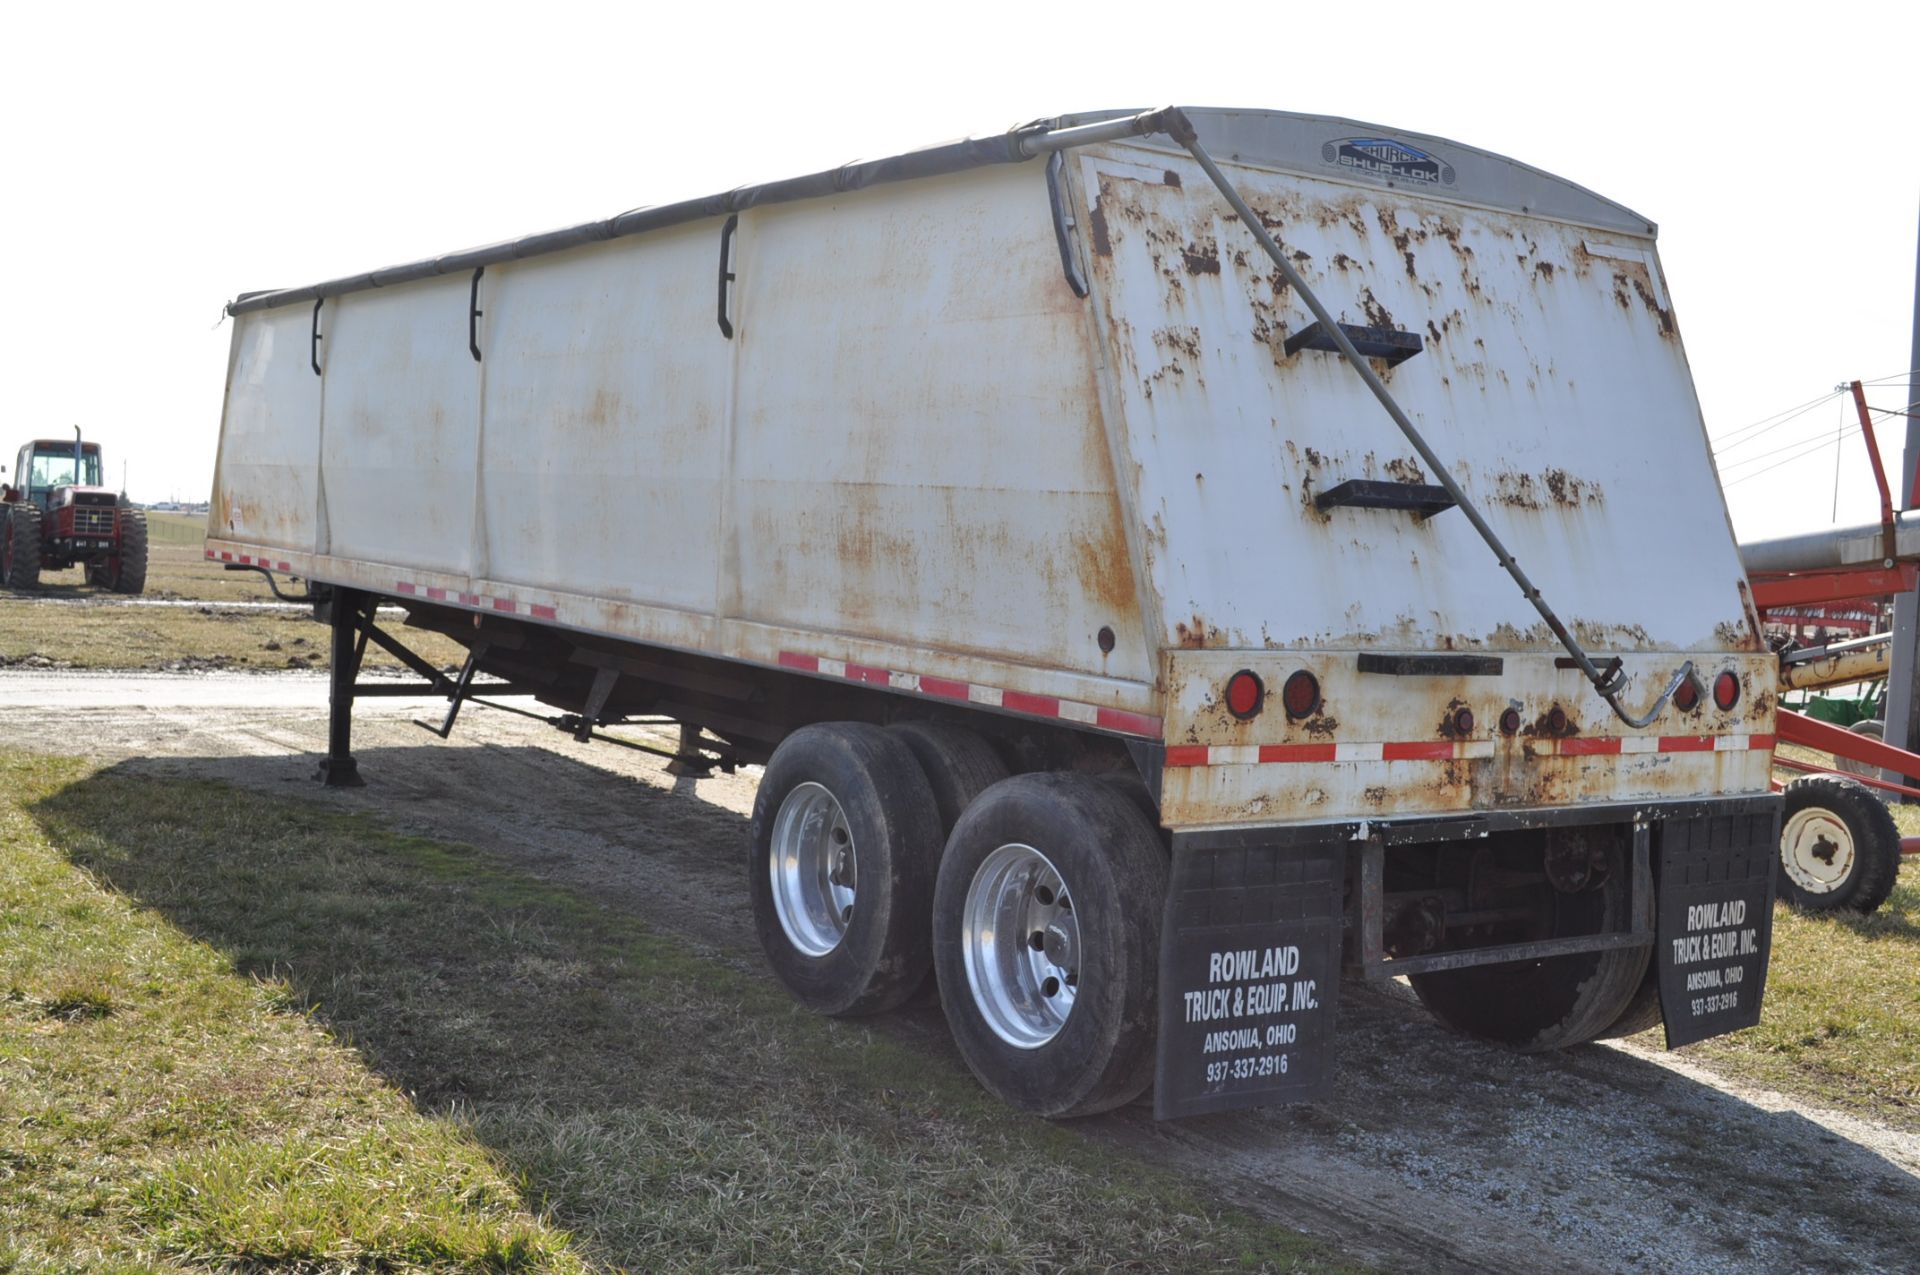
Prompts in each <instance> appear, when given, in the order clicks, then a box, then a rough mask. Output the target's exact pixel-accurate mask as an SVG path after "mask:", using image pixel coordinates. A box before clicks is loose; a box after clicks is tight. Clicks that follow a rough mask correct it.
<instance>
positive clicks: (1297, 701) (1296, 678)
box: [1280, 669, 1320, 721]
mask: <svg viewBox="0 0 1920 1275" xmlns="http://www.w3.org/2000/svg"><path fill="white" fill-rule="evenodd" d="M1280 702H1281V704H1282V705H1284V706H1285V708H1286V710H1287V716H1288V717H1291V718H1293V719H1295V720H1296V721H1297V720H1299V719H1300V718H1302V717H1312V716H1313V715H1314V713H1315V712H1316V711H1317V710H1318V709H1319V707H1320V679H1319V678H1317V677H1315V676H1314V675H1313V674H1311V673H1309V672H1307V671H1306V670H1305V669H1301V670H1300V671H1299V672H1298V673H1295V674H1293V675H1292V676H1291V677H1289V678H1288V679H1287V680H1286V684H1285V685H1284V686H1282V687H1281V688H1280Z"/></svg>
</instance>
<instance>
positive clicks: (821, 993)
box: [747, 722, 941, 1015]
mask: <svg viewBox="0 0 1920 1275" xmlns="http://www.w3.org/2000/svg"><path fill="white" fill-rule="evenodd" d="M803 785H814V786H816V788H817V789H824V790H825V792H826V793H827V794H829V795H830V796H831V798H832V801H833V803H834V804H835V805H836V806H837V809H838V811H839V812H840V815H841V817H842V818H843V820H844V826H843V829H842V830H843V831H844V832H845V833H846V834H847V837H846V839H845V840H843V841H841V842H840V844H843V845H846V846H847V859H846V861H847V862H849V863H850V864H851V866H852V868H853V874H852V901H851V902H850V903H849V904H847V905H846V908H845V911H844V912H843V913H842V914H841V919H840V921H839V922H838V923H837V925H838V928H839V933H838V935H837V938H836V939H835V941H833V942H832V944H831V945H830V946H828V947H825V948H821V946H820V943H821V941H823V940H824V939H825V938H827V937H828V935H826V934H821V933H816V932H814V931H811V930H808V929H807V928H806V925H807V919H806V918H805V917H804V916H799V915H797V914H796V913H795V907H796V906H798V905H795V904H792V903H788V904H786V905H785V906H786V907H787V911H788V916H789V917H790V918H792V919H791V922H790V921H789V920H783V916H782V907H783V904H782V903H781V902H778V901H776V898H775V894H776V891H775V886H774V869H773V849H774V838H775V835H776V824H777V823H778V822H779V820H780V817H781V812H782V810H783V809H785V808H786V803H787V802H788V799H789V798H790V797H794V799H795V802H796V805H795V806H794V807H793V811H794V815H793V817H794V818H796V819H798V817H799V814H798V812H800V811H801V810H802V808H803V807H804V806H805V805H806V803H807V802H808V801H812V802H813V803H815V804H816V805H817V804H818V793H817V792H815V791H814V790H813V789H809V790H807V792H805V793H802V794H801V796H800V797H795V791H796V789H800V788H801V787H802V786H803ZM829 823H831V819H829ZM831 835H832V829H831V828H826V829H824V830H823V831H822V832H821V836H822V837H831ZM801 840H802V841H804V838H801ZM813 844H818V845H819V846H821V847H823V848H824V847H825V846H826V845H828V844H830V843H829V842H828V841H816V842H815V843H813ZM940 844H941V837H940V814H939V810H938V808H937V807H936V806H935V805H934V800H933V793H932V791H931V790H930V789H929V788H928V786H927V781H926V777H925V776H924V775H922V774H921V773H920V766H919V763H918V762H916V761H915V760H914V758H913V753H912V752H911V751H910V750H909V749H908V748H907V745H906V744H905V743H904V742H903V741H902V740H900V739H899V738H898V737H897V736H894V735H890V734H888V733H887V732H886V731H884V730H882V729H881V728H880V727H878V726H870V725H867V724H866V723H863V722H833V723H827V724H823V725H817V726H807V727H803V728H802V729H800V730H797V731H795V732H794V733H793V734H791V735H789V736H787V738H786V739H785V740H784V741H783V742H782V743H781V745H780V746H779V747H778V748H776V749H775V750H774V753H773V757H772V758H771V759H770V760H769V761H768V762H767V769H766V773H765V774H764V775H763V776H762V777H761V780H760V791H759V793H758V794H757V795H756V796H755V798H754V802H753V848H752V852H751V855H750V857H749V860H748V865H747V868H748V871H747V876H748V888H749V892H750V893H751V895H752V897H753V918H754V924H755V926H756V928H757V929H758V930H759V933H760V944H761V946H762V947H763V948H765V949H766V953H767V961H768V963H769V964H770V965H771V966H772V967H773V972H774V975H775V976H776V977H777V978H779V980H780V981H781V983H783V984H784V985H785V986H786V988H787V990H788V991H790V992H792V993H793V996H794V998H795V999H796V1000H798V1001H799V1002H800V1003H801V1004H803V1005H805V1006H807V1007H808V1008H809V1009H812V1010H815V1011H817V1012H819V1013H822V1014H834V1015H853V1014H877V1013H881V1012H884V1011H886V1010H889V1009H892V1008H894V1007H895V1006H896V1005H898V1004H900V1003H901V1002H902V1001H903V1000H905V999H906V998H907V997H908V996H909V995H910V994H912V992H913V991H914V989H915V988H916V987H918V986H919V985H920V984H921V982H922V981H923V980H924V979H925V978H926V975H927V970H928V968H929V967H930V966H931V964H932V948H931V942H930V939H929V937H928V933H927V929H928V927H927V917H928V914H929V912H930V910H931V908H932V904H933V880H934V873H935V871H936V869H937V865H938V863H939V858H940ZM802 876H804V874H800V873H796V874H795V877H796V878H800V877H802ZM814 884H815V885H819V884H821V882H819V881H818V880H816V881H815V882H814ZM796 888H798V889H800V890H801V891H802V892H803V893H804V891H805V890H806V888H807V887H806V886H805V885H804V884H802V885H800V886H798V887H796ZM782 898H783V899H788V898H791V896H789V895H783V896H782ZM790 923H791V925H792V926H793V927H795V928H789V924H790ZM827 924H828V926H829V927H832V926H834V924H835V923H833V922H831V921H828V922H827ZM796 934H805V935H810V936H811V937H812V938H813V939H814V940H815V942H814V944H813V946H814V947H815V949H817V950H814V951H809V950H808V948H807V947H805V946H803V945H802V943H801V941H800V940H799V939H798V938H796Z"/></svg>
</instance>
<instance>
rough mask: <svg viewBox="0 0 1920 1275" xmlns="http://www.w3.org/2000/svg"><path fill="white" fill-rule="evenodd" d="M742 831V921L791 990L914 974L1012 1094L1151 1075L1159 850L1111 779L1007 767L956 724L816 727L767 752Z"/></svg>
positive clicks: (816, 995) (1028, 1095) (891, 993)
mask: <svg viewBox="0 0 1920 1275" xmlns="http://www.w3.org/2000/svg"><path fill="white" fill-rule="evenodd" d="M753 831H754V839H753V850H752V854H751V858H750V860H749V865H748V867H749V878H750V887H751V895H752V898H753V906H754V917H755V923H756V928H757V929H758V931H759V935H760V939H761V944H762V946H763V947H764V948H765V950H766V953H767V958H768V961H769V963H770V964H771V966H772V969H773V971H774V973H775V975H776V977H778V978H779V979H780V981H781V982H782V983H783V984H785V985H786V987H787V988H788V990H789V991H790V992H792V993H793V995H794V996H795V998H796V999H798V1000H799V1001H800V1002H801V1003H802V1004H805V1005H807V1006H808V1007H810V1008H812V1009H815V1010H817V1011H819V1012H821V1013H826V1014H839V1015H852V1014H867V1013H879V1012H882V1011H884V1010H887V1009H891V1008H894V1007H895V1006H898V1005H900V1004H901V1003H903V1002H904V1001H906V1000H907V999H908V998H909V997H911V996H912V995H913V993H914V992H915V990H916V989H917V988H919V987H921V986H923V985H924V984H925V981H926V979H927V975H928V971H929V970H930V969H931V970H933V971H934V972H935V975H936V977H937V981H938V987H939V994H940V1001H941V1005H942V1008H943V1010H944V1012H945V1014H946V1017H947V1021H948V1024H949V1026H950V1028H951V1029H952V1032H953V1036H954V1040H955V1042H956V1043H957V1044H958V1046H959V1048H960V1053H961V1056H962V1057H963V1058H964V1059H965V1060H966V1062H967V1065H968V1067H969V1068H970V1069H971V1070H972V1071H973V1072H974V1074H975V1076H977V1077H978V1078H979V1080H980V1081H981V1083H982V1084H983V1085H985V1086H986V1088H987V1089H989V1090H990V1091H992V1092H993V1093H995V1094H996V1095H998V1096H999V1097H1000V1098H1002V1099H1003V1100H1005V1101H1006V1102H1008V1103H1009V1104H1011V1105H1012V1106H1014V1107H1017V1108H1019V1109H1021V1110H1023V1111H1028V1112H1031V1113H1033V1114H1036V1115H1043V1116H1054V1117H1060V1116H1074V1115H1087V1114H1091V1113H1093V1112H1097V1111H1104V1110H1107V1109H1109V1108H1112V1107H1116V1106H1120V1105H1122V1104H1124V1103H1126V1102H1129V1101H1131V1100H1132V1099H1133V1098H1135V1097H1137V1096H1138V1095H1139V1094H1140V1093H1141V1092H1142V1091H1143V1090H1144V1089H1145V1088H1146V1087H1147V1086H1148V1085H1149V1084H1150V1083H1151V1082H1152V1079H1153V1041H1154V1031H1155V1021H1156V1000H1155V994H1154V993H1155V982H1156V962H1157V960H1158V954H1159V947H1160V944H1159V927H1160V913H1161V908H1162V902H1163V899H1164V896H1165V892H1166V880H1167V861H1166V855H1165V852H1164V851H1163V850H1162V848H1161V845H1160V841H1159V837H1158V835H1157V832H1156V830H1155V829H1154V827H1153V826H1152V824H1151V823H1150V822H1149V821H1148V820H1147V818H1146V817H1145V816H1144V815H1143V814H1142V813H1141V811H1140V809H1139V807H1138V806H1137V805H1136V804H1135V803H1134V802H1133V801H1131V800H1129V799H1128V797H1127V796H1126V794H1125V793H1124V792H1122V791H1120V790H1119V789H1116V788H1114V787H1113V786H1111V785H1109V784H1105V783H1102V782H1100V781H1099V780H1096V779H1093V778H1091V777H1087V776H1080V775H1069V774H1032V775H1017V776H1012V777H1008V776H1007V774H1006V768H1005V766H1004V764H1003V763H1002V762H1001V761H1000V759H999V758H998V756H997V755H996V754H995V753H994V752H993V751H992V749H991V748H990V747H989V746H988V745H987V744H986V743H985V741H983V740H981V739H980V738H979V737H978V736H975V735H973V734H971V733H970V732H967V731H963V730H956V729H953V728H949V727H940V726H930V725H922V724H911V725H905V726H900V727H895V728H892V729H890V730H883V729H881V728H879V727H875V726H870V725H866V724H863V723H832V724H827V725H820V726H809V727H806V728H804V729H802V730H799V731H796V732H795V733H794V734H793V735H791V736H789V737H788V738H787V739H786V740H785V741H784V742H783V743H782V744H781V746H780V747H779V749H777V750H776V751H775V753H774V755H773V758H772V759H771V761H770V762H769V763H768V766H767V771H766V775H765V777H764V778H763V779H762V781H761V785H760V791H759V794H758V796H757V797H756V800H755V804H754V817H753ZM929 922H931V924H929Z"/></svg>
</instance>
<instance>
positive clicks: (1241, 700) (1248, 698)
mask: <svg viewBox="0 0 1920 1275" xmlns="http://www.w3.org/2000/svg"><path fill="white" fill-rule="evenodd" d="M1266 698H1267V688H1266V685H1265V684H1264V683H1262V682H1261V680H1260V675H1259V674H1258V673H1255V672H1254V671H1253V670H1252V669H1244V668H1243V669H1241V670H1240V671H1239V672H1238V673H1235V674H1234V675H1233V676H1232V677H1230V678H1228V679H1227V711H1228V712H1229V713H1232V714H1233V715H1234V716H1235V717H1237V718H1239V719H1240V720H1241V721H1243V722H1244V721H1246V720H1247V719H1248V718H1249V717H1255V716H1258V715H1259V712H1260V707H1261V702H1262V701H1264V700H1265V699H1266Z"/></svg>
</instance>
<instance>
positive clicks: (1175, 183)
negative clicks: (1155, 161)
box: [1160, 168, 1180, 190]
mask: <svg viewBox="0 0 1920 1275" xmlns="http://www.w3.org/2000/svg"><path fill="white" fill-rule="evenodd" d="M1160 184H1161V185H1163V186H1171V187H1173V188H1174V189H1175V190H1179V189H1180V174H1179V173H1176V172H1174V171H1173V170H1172V169H1171V168H1169V169H1168V170H1167V171H1166V172H1164V173H1162V174H1160Z"/></svg>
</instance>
